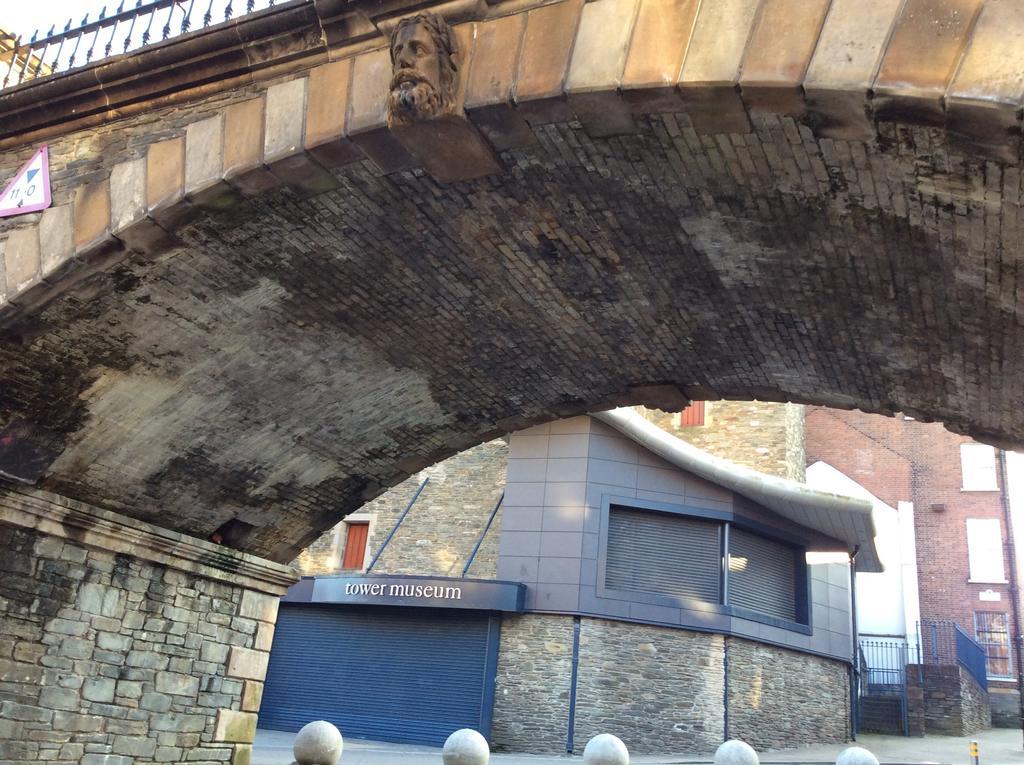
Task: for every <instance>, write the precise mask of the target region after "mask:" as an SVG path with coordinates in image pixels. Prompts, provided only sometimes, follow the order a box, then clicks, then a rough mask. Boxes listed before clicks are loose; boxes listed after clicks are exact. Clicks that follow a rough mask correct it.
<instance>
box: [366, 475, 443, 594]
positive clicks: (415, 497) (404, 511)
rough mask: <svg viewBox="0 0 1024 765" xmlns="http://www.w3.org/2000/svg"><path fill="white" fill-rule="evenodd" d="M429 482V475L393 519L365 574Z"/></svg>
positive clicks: (368, 571)
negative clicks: (392, 526)
mask: <svg viewBox="0 0 1024 765" xmlns="http://www.w3.org/2000/svg"><path fill="white" fill-rule="evenodd" d="M429 482H430V478H429V477H427V478H424V479H423V483H421V484H420V487H419V488H418V489H416V493H415V494H413V495H412V499H410V500H409V504H408V505H406V506H405V510H403V511H402V514H401V515H400V516H398V520H397V521H395V526H394V528H392V529H391V532H390V533H389V534H388V535H387V538H386V539H385V540H384V541H383V542H382V543H381V546H380V548H379V549H378V550H377V554H376V555H374V556H373V560H371V561H370V565H369V566H367V567H366V573H367V574H369V573H370V570H371V569H372V568H373V567H374V566H375V565H377V561H378V560H380V556H381V553H383V552H384V548H385V547H387V546H388V542H390V541H391V538H392V537H393V536H394V535H395V532H396V531H398V527H399V526H401V525H402V521H404V520H405V516H407V515H408V514H409V511H410V510H412V506H413V505H415V504H416V500H417V499H419V498H420V493H421V492H422V491H423V487H424V486H426V485H427V483H429Z"/></svg>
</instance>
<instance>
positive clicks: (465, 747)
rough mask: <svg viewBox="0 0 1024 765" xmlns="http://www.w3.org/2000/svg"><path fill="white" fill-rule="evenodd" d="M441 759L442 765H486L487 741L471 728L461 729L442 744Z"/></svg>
mask: <svg viewBox="0 0 1024 765" xmlns="http://www.w3.org/2000/svg"><path fill="white" fill-rule="evenodd" d="M441 759H442V760H444V765H487V763H488V761H489V760H490V759H491V749H490V747H489V746H487V739H485V738H484V737H483V736H481V735H480V734H479V733H477V732H476V731H475V730H473V729H472V728H463V729H462V730H457V731H455V732H454V733H453V734H452V735H450V736H449V737H448V740H447V741H445V742H444V749H442V750H441Z"/></svg>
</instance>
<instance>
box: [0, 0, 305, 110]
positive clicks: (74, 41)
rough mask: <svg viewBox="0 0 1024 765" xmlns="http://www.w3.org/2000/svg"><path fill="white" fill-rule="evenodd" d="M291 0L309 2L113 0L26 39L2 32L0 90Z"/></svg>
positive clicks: (8, 31) (269, 0)
mask: <svg viewBox="0 0 1024 765" xmlns="http://www.w3.org/2000/svg"><path fill="white" fill-rule="evenodd" d="M295 2H309V0H147V1H146V2H144V0H134V3H133V2H132V0H120V2H118V4H117V6H116V7H114V1H113V0H112V2H111V3H110V4H109V8H108V6H107V5H104V6H103V7H102V9H101V10H100V12H99V14H98V15H97V16H96V18H94V19H91V20H90V18H89V16H90V14H86V15H85V16H84V17H83V18H82V19H81V20H80V21H79V22H77V23H75V21H74V19H73V18H71V19H68V21H67V23H66V24H65V25H64V28H63V29H58V25H57V24H54V25H53V26H51V27H50V28H49V29H48V30H47V31H45V32H44V31H43V30H41V29H40V30H37V31H36V32H35V33H34V34H33V35H32V36H31V38H29V39H27V40H26V39H23V38H22V37H17V36H15V35H13V34H11V33H10V30H7V31H6V32H0V77H2V79H0V90H2V89H4V88H9V87H14V86H16V85H20V84H21V83H23V82H26V81H28V80H33V79H36V78H39V77H46V76H48V75H51V74H56V73H59V72H67V71H70V70H72V69H76V68H78V67H81V66H85V65H87V64H90V63H92V62H94V61H100V60H102V59H105V58H110V57H113V56H118V55H123V54H125V53H128V52H129V51H134V50H138V49H139V48H144V47H146V46H148V45H153V44H156V43H158V42H162V41H164V40H168V39H170V38H172V37H178V36H181V35H184V34H187V33H189V32H190V31H194V30H197V29H205V28H206V27H210V26H214V25H217V24H221V23H224V22H227V21H230V20H231V19H233V18H240V17H243V16H247V15H249V14H253V13H257V12H259V11H263V10H266V9H267V8H272V7H274V6H275V5H288V4H290V3H295ZM125 6H128V7H127V8H126V7H125Z"/></svg>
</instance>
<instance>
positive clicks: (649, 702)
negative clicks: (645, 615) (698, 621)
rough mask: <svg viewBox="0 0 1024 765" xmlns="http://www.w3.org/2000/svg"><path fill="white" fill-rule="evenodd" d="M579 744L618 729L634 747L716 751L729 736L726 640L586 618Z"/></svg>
mask: <svg viewBox="0 0 1024 765" xmlns="http://www.w3.org/2000/svg"><path fill="white" fill-rule="evenodd" d="M581 628H582V629H581V634H580V660H579V675H578V681H577V688H576V727H575V749H576V751H577V752H582V751H583V748H584V747H585V746H586V743H587V741H589V740H590V739H591V738H592V737H594V736H596V735H597V734H599V733H614V734H616V735H618V736H620V737H621V738H622V739H623V741H625V743H626V746H627V747H628V748H629V750H630V752H635V753H637V754H643V753H649V752H660V753H665V752H686V753H696V752H713V751H714V750H715V748H716V747H717V746H718V745H719V744H721V743H722V740H723V738H724V734H725V727H724V715H723V708H722V699H723V691H724V674H723V663H722V662H723V658H724V650H723V648H724V638H723V637H722V636H720V635H705V634H700V633H696V632H689V631H686V630H678V629H670V628H666V627H652V626H645V625H640V624H629V623H626V622H615V621H608V620H604V619H583V620H582V624H581Z"/></svg>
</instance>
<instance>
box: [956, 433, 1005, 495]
mask: <svg viewBox="0 0 1024 765" xmlns="http://www.w3.org/2000/svg"><path fill="white" fill-rule="evenodd" d="M960 472H961V474H962V475H963V479H962V483H961V489H962V490H963V491H998V490H999V484H997V483H996V450H995V449H993V448H992V447H991V446H987V445H985V444H960Z"/></svg>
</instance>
